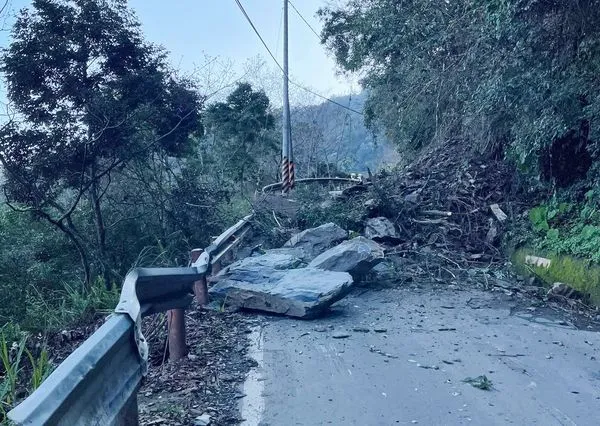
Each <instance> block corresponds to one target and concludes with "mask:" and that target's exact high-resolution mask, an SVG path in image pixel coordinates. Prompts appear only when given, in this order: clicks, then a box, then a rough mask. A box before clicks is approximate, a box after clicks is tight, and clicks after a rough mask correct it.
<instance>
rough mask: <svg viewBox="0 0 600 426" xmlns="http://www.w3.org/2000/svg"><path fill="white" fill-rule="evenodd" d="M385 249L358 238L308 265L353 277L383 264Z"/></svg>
mask: <svg viewBox="0 0 600 426" xmlns="http://www.w3.org/2000/svg"><path fill="white" fill-rule="evenodd" d="M384 256H385V254H384V251H383V248H382V247H381V246H380V245H379V244H377V243H376V242H375V241H373V240H369V239H368V238H365V237H357V238H353V239H352V240H348V241H344V242H343V243H341V244H339V245H337V246H335V247H333V248H331V249H329V250H327V251H326V252H324V253H322V254H320V255H319V256H317V257H316V258H315V259H314V260H313V261H312V262H310V263H309V264H308V267H309V268H317V269H324V270H327V271H337V272H349V273H350V274H352V275H353V276H357V275H362V274H365V273H367V272H369V271H370V270H371V269H372V268H373V267H374V266H375V265H377V264H378V263H379V262H381V261H382V260H383V258H384Z"/></svg>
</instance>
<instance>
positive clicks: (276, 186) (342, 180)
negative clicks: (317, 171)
mask: <svg viewBox="0 0 600 426" xmlns="http://www.w3.org/2000/svg"><path fill="white" fill-rule="evenodd" d="M327 182H330V183H353V184H356V185H359V184H362V183H364V181H363V180H362V179H352V178H339V177H323V178H305V179H296V180H295V184H299V183H327ZM280 189H283V183H282V182H276V183H272V184H270V185H267V186H265V187H264V188H263V189H262V192H263V193H265V192H271V191H277V190H280Z"/></svg>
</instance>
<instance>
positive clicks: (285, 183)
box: [281, 0, 295, 194]
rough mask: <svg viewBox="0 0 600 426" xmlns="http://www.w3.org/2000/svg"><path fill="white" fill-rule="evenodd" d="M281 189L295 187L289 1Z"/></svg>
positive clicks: (285, 12)
mask: <svg viewBox="0 0 600 426" xmlns="http://www.w3.org/2000/svg"><path fill="white" fill-rule="evenodd" d="M281 157H282V158H281V183H282V185H281V189H282V192H283V194H287V193H288V192H289V191H290V189H292V188H293V187H294V180H295V176H294V154H293V147H292V126H291V122H290V93H289V62H288V0H283V139H282V149H281Z"/></svg>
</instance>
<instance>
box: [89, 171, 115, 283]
mask: <svg viewBox="0 0 600 426" xmlns="http://www.w3.org/2000/svg"><path fill="white" fill-rule="evenodd" d="M91 179H92V185H91V187H90V199H91V200H90V201H91V203H92V207H93V210H94V219H95V220H94V222H95V225H96V240H97V243H98V251H99V255H100V263H101V268H102V276H103V278H104V284H105V285H106V288H108V289H110V287H111V277H110V273H109V268H108V267H107V266H106V262H107V258H106V226H105V224H104V216H103V215H102V206H101V203H100V197H101V196H100V193H99V191H98V178H97V177H96V162H95V161H94V162H92V167H91Z"/></svg>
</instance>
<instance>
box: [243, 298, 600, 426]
mask: <svg viewBox="0 0 600 426" xmlns="http://www.w3.org/2000/svg"><path fill="white" fill-rule="evenodd" d="M376 330H377V331H376ZM344 336H348V337H344ZM253 338H254V339H253V350H252V356H253V357H254V358H255V359H256V361H257V363H258V367H256V368H255V369H254V371H253V372H252V374H250V376H249V378H248V380H247V382H246V383H245V385H244V393H245V394H246V395H247V396H246V397H245V398H244V399H243V400H242V418H245V419H246V422H245V423H244V424H246V425H262V426H267V425H270V426H278V425H286V426H287V425H328V424H332V425H395V424H407V425H410V424H421V425H466V424H468V425H486V426H488V425H505V424H515V425H544V426H551V425H582V426H584V425H590V426H591V425H598V424H600V354H599V349H600V335H599V334H598V333H597V331H595V330H591V329H589V327H588V328H584V329H577V328H576V327H574V326H573V325H572V324H570V323H569V322H568V321H565V320H564V319H563V318H560V317H559V316H558V315H556V314H554V313H553V311H550V310H549V309H545V308H533V307H531V306H530V305H529V304H525V305H523V304H522V303H521V304H519V302H517V301H515V300H512V299H511V298H510V297H508V296H506V295H504V294H498V293H489V292H483V291H477V290H462V291H461V290H449V289H447V288H442V287H440V288H434V287H431V288H429V289H426V290H414V289H412V290H411V289H407V288H400V289H385V290H379V291H368V292H366V293H364V294H360V289H359V290H358V291H357V292H355V293H354V294H353V295H350V296H348V297H347V298H346V299H344V300H342V301H340V302H338V304H337V305H336V307H335V309H333V311H332V313H331V314H330V315H329V316H327V317H325V318H321V319H319V320H314V321H298V320H293V319H287V318H278V317H266V318H262V319H261V320H260V325H258V326H257V327H256V328H255V332H254V334H253ZM481 375H485V376H486V377H487V378H488V379H489V380H491V382H492V389H490V390H481V389H478V388H475V387H473V386H472V385H470V384H468V383H466V382H464V380H465V379H466V378H467V377H477V376H481Z"/></svg>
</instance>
